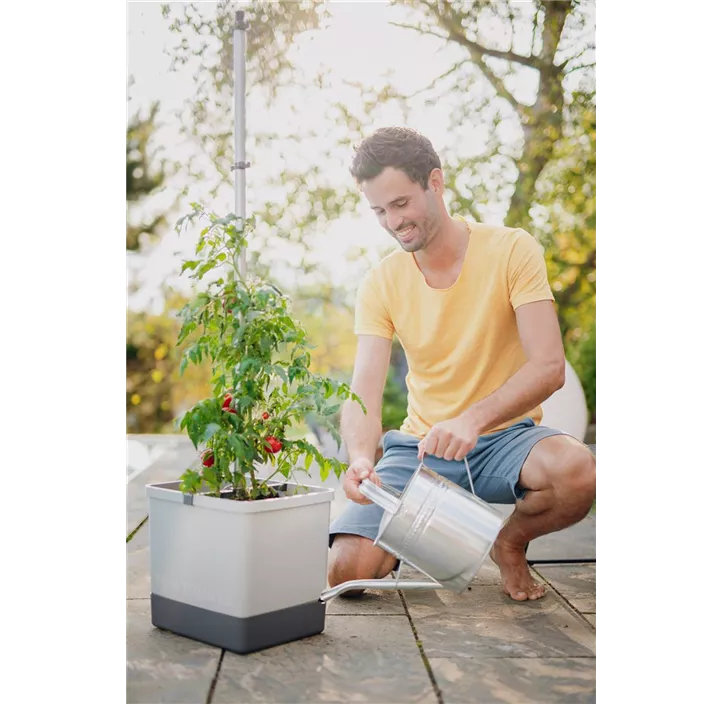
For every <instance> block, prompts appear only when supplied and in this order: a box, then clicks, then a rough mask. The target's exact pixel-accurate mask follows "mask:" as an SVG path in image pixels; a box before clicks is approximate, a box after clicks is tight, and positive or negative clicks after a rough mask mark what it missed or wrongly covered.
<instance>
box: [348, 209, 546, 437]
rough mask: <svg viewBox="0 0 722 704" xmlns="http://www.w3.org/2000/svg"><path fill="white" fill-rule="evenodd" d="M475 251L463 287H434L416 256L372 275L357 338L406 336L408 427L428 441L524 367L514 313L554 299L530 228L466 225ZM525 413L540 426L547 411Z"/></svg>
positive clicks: (394, 257)
mask: <svg viewBox="0 0 722 704" xmlns="http://www.w3.org/2000/svg"><path fill="white" fill-rule="evenodd" d="M467 225H468V226H469V230H470V237H469V245H468V248H467V250H466V255H465V258H464V263H463V266H462V269H461V273H460V274H459V276H458V278H457V280H456V282H455V283H454V284H453V285H452V286H451V287H450V288H447V289H433V288H431V287H430V286H429V285H428V284H427V283H426V279H425V278H424V275H423V274H422V273H421V270H420V269H419V267H418V265H417V263H416V260H415V258H414V256H413V254H410V253H408V252H403V251H397V252H393V253H392V254H390V255H388V256H387V257H385V258H384V259H383V260H382V261H381V262H379V264H377V265H376V266H375V267H373V268H372V269H371V270H370V271H368V272H367V273H366V275H365V276H364V278H363V280H362V282H361V284H360V286H359V290H358V293H357V298H356V320H355V332H356V334H357V335H377V336H379V337H384V338H386V339H389V340H391V339H393V336H394V333H395V334H396V335H397V336H398V338H399V342H400V343H401V345H402V347H403V348H404V351H405V352H406V359H407V361H408V365H409V373H408V374H407V376H406V386H407V388H408V407H407V415H406V419H405V420H404V423H403V425H402V426H401V431H402V432H404V433H409V434H411V435H414V436H416V437H418V438H422V437H424V435H426V433H428V431H429V430H430V429H431V427H432V426H433V425H434V424H435V423H439V422H441V421H444V420H448V419H450V418H453V417H455V416H458V415H459V414H460V413H462V412H463V411H465V410H466V409H467V408H469V406H471V405H473V404H474V403H476V402H478V401H481V400H482V399H483V398H486V397H487V396H489V395H490V394H492V393H493V392H494V391H496V390H497V389H498V388H499V387H500V386H502V385H503V384H504V383H505V382H506V381H507V380H508V379H509V378H510V377H511V376H513V375H514V374H515V373H516V372H517V371H518V370H519V369H520V367H521V366H522V365H523V364H524V363H525V362H526V355H525V354H524V350H523V348H522V346H521V341H520V340H519V333H518V331H517V326H516V317H515V314H514V311H515V309H516V308H517V307H518V306H520V305H523V304H525V303H532V302H534V301H542V300H552V301H553V300H554V296H553V294H552V292H551V288H550V287H549V282H548V279H547V271H546V264H545V262H544V254H543V249H542V247H541V245H539V243H538V242H537V241H536V240H535V239H534V238H533V237H532V236H531V235H530V234H528V233H527V232H525V231H524V230H520V229H513V228H509V227H499V226H492V225H482V224H478V223H474V222H467ZM524 417H530V418H532V419H533V420H534V421H535V422H536V423H539V422H540V421H541V417H542V411H541V407H540V406H537V407H536V408H534V409H533V410H532V411H531V412H530V413H525V414H524V415H523V416H520V417H519V418H514V419H512V420H509V421H508V422H506V423H504V424H501V425H499V426H498V427H496V428H492V429H490V430H489V431H487V432H494V431H495V430H500V429H501V428H505V427H508V426H510V425H513V424H514V423H517V422H519V421H520V420H521V419H522V418H524Z"/></svg>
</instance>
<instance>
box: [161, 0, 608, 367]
mask: <svg viewBox="0 0 722 704" xmlns="http://www.w3.org/2000/svg"><path fill="white" fill-rule="evenodd" d="M392 5H393V7H392V10H393V11H395V12H396V13H397V15H399V13H404V21H400V22H394V24H396V25H397V26H399V27H401V28H403V29H405V30H406V31H410V32H415V33H420V34H423V35H426V36H429V37H432V38H434V39H435V40H438V42H439V48H440V49H445V50H449V51H450V52H451V53H452V54H453V57H454V59H453V61H451V62H450V64H449V65H444V66H443V70H442V69H440V73H439V75H438V76H436V78H435V79H434V80H433V81H432V82H431V83H430V84H429V85H428V86H427V87H426V88H424V89H422V90H420V91H416V92H415V93H413V94H404V93H403V92H401V91H400V90H399V88H398V86H395V85H392V84H389V85H386V86H373V87H369V86H360V85H359V86H356V88H357V90H358V94H359V98H360V100H359V101H358V103H359V104H360V106H361V107H360V108H354V107H352V106H350V105H348V104H343V103H341V102H338V101H336V102H334V103H332V104H330V105H329V108H328V112H329V114H330V115H332V123H334V124H338V125H341V126H342V127H343V129H341V130H340V131H337V132H336V133H335V135H332V136H326V142H325V143H326V144H328V143H329V142H330V141H332V139H335V144H334V145H330V146H328V148H327V150H326V151H325V152H324V153H319V154H314V158H313V159H312V160H309V163H313V164H314V166H313V167H310V168H306V169H303V168H301V169H295V168H288V169H286V170H285V172H284V173H283V174H281V175H279V177H278V178H277V181H278V183H277V184H275V185H276V186H277V190H276V196H275V198H274V200H273V201H269V202H268V203H266V205H265V207H264V208H262V209H261V210H260V212H258V213H256V215H257V217H258V218H259V220H260V222H261V223H264V222H265V223H266V224H268V225H269V226H270V225H275V226H278V225H279V224H281V225H282V227H278V228H277V229H278V230H280V231H283V232H286V233H287V234H286V235H285V236H286V237H287V238H288V239H289V241H292V242H295V243H298V244H300V245H306V244H307V243H306V241H305V240H304V238H303V236H302V235H303V234H304V233H305V232H307V231H308V229H309V228H311V227H312V226H314V225H316V226H317V225H318V223H319V222H323V221H324V220H331V219H334V218H337V217H339V216H340V215H341V214H343V213H346V212H351V211H353V210H354V209H355V208H356V206H357V204H358V194H357V192H356V190H355V189H354V188H353V187H352V184H342V185H340V186H339V184H338V183H333V182H331V183H329V182H328V181H327V180H326V181H325V180H324V159H328V160H329V161H330V160H334V159H338V155H339V154H346V155H347V154H348V151H349V147H350V145H351V144H352V143H354V142H356V141H358V140H359V139H361V138H362V137H363V136H365V135H366V134H367V133H368V126H369V125H370V124H371V123H372V122H373V115H374V112H375V111H376V110H377V109H378V107H379V105H381V104H394V105H396V106H397V107H398V108H399V110H400V114H402V115H405V116H409V115H410V114H412V113H413V111H414V110H424V109H429V108H433V107H434V106H436V105H438V104H439V103H440V102H445V103H448V104H449V105H450V106H452V111H451V118H450V124H449V129H448V132H449V134H450V135H452V136H453V138H454V143H453V144H452V145H451V146H449V147H448V148H447V149H446V150H445V151H444V153H443V154H442V155H441V156H442V161H443V162H444V166H445V169H444V170H445V176H446V183H447V190H448V193H449V207H450V210H451V212H452V213H454V214H456V213H461V212H466V213H468V214H470V215H471V216H472V217H475V218H476V219H479V220H485V219H488V216H489V214H490V213H494V212H499V211H500V212H502V213H505V217H504V221H505V223H506V224H508V225H510V226H514V227H523V228H525V229H527V230H528V231H530V232H531V233H532V234H533V235H534V236H535V237H537V238H538V239H539V240H540V241H542V242H543V243H544V244H545V247H546V252H547V255H546V256H547V263H548V266H549V273H550V279H551V282H552V287H553V289H554V293H555V296H556V299H557V305H558V311H559V317H560V322H561V325H562V331H563V333H564V341H565V345H566V349H567V354H568V356H574V349H575V345H577V344H579V342H580V340H581V339H582V337H583V335H584V334H585V330H588V328H589V325H590V324H591V322H593V320H594V311H595V267H596V241H595V236H596V230H595V202H594V199H595V183H594V170H595V146H596V142H595V129H596V118H595V90H594V73H593V69H594V16H593V11H594V5H593V3H588V2H584V3H583V2H580V1H579V0H573V1H571V2H564V1H561V0H557V1H551V0H535V1H534V2H531V3H523V4H522V3H513V2H508V1H503V0H498V1H497V0H495V1H493V2H492V1H490V0H450V1H446V2H438V1H435V0H396V1H395V2H393V3H392ZM189 7H190V8H191V9H187V8H186V9H184V11H183V17H177V18H176V19H175V20H174V21H173V24H172V25H171V28H172V30H173V31H175V32H178V33H179V34H181V35H182V39H181V41H180V43H179V45H178V47H177V48H176V52H175V57H176V60H177V61H178V62H179V63H181V64H182V63H185V62H187V61H189V60H190V59H191V58H192V56H193V54H194V53H196V54H197V56H198V57H199V58H200V62H199V64H198V66H199V68H198V74H197V77H198V86H199V88H198V94H197V95H196V96H194V100H193V103H192V109H190V110H188V111H187V112H186V115H185V123H184V124H185V125H186V129H189V130H190V132H189V134H193V135H195V138H196V139H198V140H200V144H202V145H203V146H204V147H205V148H206V150H208V147H209V146H210V145H216V146H215V147H214V148H213V149H212V150H210V152H211V156H212V161H213V163H214V165H215V168H216V170H217V172H218V173H219V175H220V176H221V178H222V180H225V181H226V182H227V183H229V184H230V171H229V167H230V164H231V163H232V161H233V157H232V153H231V150H230V147H231V143H232V142H231V140H232V122H231V121H230V120H229V119H228V116H229V115H230V114H232V112H231V110H230V105H231V97H232V80H231V75H232V74H231V67H232V63H231V56H232V33H231V27H232V25H233V12H234V7H233V6H232V5H231V4H230V3H228V2H222V3H219V4H218V6H217V9H216V15H215V18H214V19H208V18H207V17H205V16H204V15H203V13H200V12H199V11H197V10H196V9H195V8H194V7H193V6H189ZM324 8H325V4H324V3H310V2H301V3H267V2H260V3H255V4H253V5H250V6H249V7H248V8H247V12H248V19H249V20H250V23H251V30H250V31H249V35H248V55H249V61H248V67H249V84H250V85H260V86H263V90H264V92H265V94H266V97H267V100H268V101H269V102H271V101H273V100H277V99H279V97H280V96H281V95H282V94H283V90H282V89H283V88H285V87H288V86H289V85H290V84H291V82H294V83H297V84H298V83H303V84H304V85H307V86H308V88H309V90H311V89H312V88H318V89H320V90H322V89H323V84H324V76H323V75H320V76H315V77H304V76H299V75H298V74H297V73H295V72H294V69H293V65H292V62H291V59H290V53H289V47H290V46H291V44H292V42H293V40H294V39H295V38H296V37H298V36H300V35H301V34H302V33H304V32H306V31H308V30H310V29H316V28H318V27H320V26H321V24H322V20H323V17H324V16H325V14H324V13H325V9H324ZM164 12H165V13H166V14H167V16H170V12H171V11H170V10H168V9H164ZM204 17H205V18H204ZM523 79H526V80H527V81H529V80H531V79H533V81H534V85H535V88H534V90H532V91H526V92H525V90H524V89H523V85H522V84H523V82H524V81H523ZM315 84H318V85H315ZM312 95H316V94H312V93H309V98H308V100H309V102H311V101H312V100H313V98H312V97H311V96H312ZM470 125H471V126H473V127H474V130H473V134H474V135H475V137H476V140H475V142H474V143H473V146H472V148H468V146H464V147H462V146H461V144H462V140H464V139H466V141H467V143H468V140H469V132H470V130H468V129H467V130H465V129H464V128H465V127H468V126H470ZM510 135H516V136H512V137H510ZM313 136H314V135H311V134H308V135H293V134H291V135H283V136H282V137H283V138H284V139H287V140H290V141H289V144H290V143H292V144H294V147H295V146H296V145H301V144H302V142H303V143H306V142H308V141H309V140H310V139H311V138H312V137H313ZM249 137H250V138H251V140H255V141H251V143H250V144H249V149H250V150H255V153H256V154H259V153H260V150H262V149H263V148H267V147H268V146H269V145H270V144H277V143H278V138H279V137H281V136H280V135H272V134H258V135H255V136H253V135H249ZM274 140H275V141H274ZM299 148H300V146H299ZM259 235H261V236H263V230H262V228H259Z"/></svg>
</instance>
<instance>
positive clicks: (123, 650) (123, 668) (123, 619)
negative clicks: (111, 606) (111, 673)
mask: <svg viewBox="0 0 722 704" xmlns="http://www.w3.org/2000/svg"><path fill="white" fill-rule="evenodd" d="M127 563H128V559H127V551H126V546H125V545H121V546H120V702H121V704H123V702H125V701H126V697H125V685H126V681H127V673H128V667H127V660H128V648H127V644H126V636H127V632H128V625H127V621H128V615H127V611H128V607H127V601H126V596H127V590H126V580H127V571H128V570H127V567H128V564H127Z"/></svg>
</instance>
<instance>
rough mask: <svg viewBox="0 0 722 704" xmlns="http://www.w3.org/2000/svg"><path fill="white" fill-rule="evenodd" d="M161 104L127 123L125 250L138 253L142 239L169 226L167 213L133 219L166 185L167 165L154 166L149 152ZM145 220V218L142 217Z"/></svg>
mask: <svg viewBox="0 0 722 704" xmlns="http://www.w3.org/2000/svg"><path fill="white" fill-rule="evenodd" d="M159 108H160V104H159V103H158V102H154V103H153V104H152V105H151V106H150V110H149V112H148V114H147V115H146V116H145V117H142V116H141V112H140V111H138V112H136V113H135V114H134V115H133V116H132V117H131V118H130V119H129V121H128V125H127V127H126V142H125V145H126V146H125V199H126V225H125V233H126V234H125V248H126V250H128V251H134V252H136V251H138V250H139V249H140V246H141V235H143V234H145V235H147V236H148V237H150V238H154V237H157V236H158V233H159V231H160V230H161V228H163V227H164V226H165V225H166V224H167V221H166V215H165V213H160V214H156V215H154V216H153V217H151V218H150V219H149V220H144V219H140V220H139V219H138V218H137V217H136V218H133V217H132V210H133V209H134V206H138V205H139V204H140V203H141V202H143V201H146V200H147V199H148V198H149V197H150V196H151V195H153V194H154V193H156V192H157V191H158V190H159V189H160V188H161V187H162V186H163V184H164V183H165V180H166V176H167V174H166V171H165V162H161V163H160V164H156V163H154V159H153V156H154V155H153V154H152V153H151V151H150V143H151V140H152V137H153V134H154V133H155V131H156V129H157V124H156V118H157V116H158V110H159ZM141 218H142V216H141Z"/></svg>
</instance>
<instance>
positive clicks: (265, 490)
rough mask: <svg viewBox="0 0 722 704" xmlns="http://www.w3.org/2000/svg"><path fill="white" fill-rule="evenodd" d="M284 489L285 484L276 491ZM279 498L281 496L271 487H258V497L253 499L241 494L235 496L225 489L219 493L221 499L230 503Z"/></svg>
mask: <svg viewBox="0 0 722 704" xmlns="http://www.w3.org/2000/svg"><path fill="white" fill-rule="evenodd" d="M285 488H286V486H285V484H284V485H283V486H279V487H278V489H281V490H283V489H285ZM280 496H282V494H281V493H280V492H279V491H278V490H277V489H276V488H275V487H272V486H268V487H260V490H259V495H258V496H255V497H253V498H251V497H250V496H248V495H246V494H243V493H241V492H239V493H238V494H236V493H234V492H233V491H232V490H231V489H227V490H225V491H222V492H221V498H222V499H231V501H261V500H263V499H277V498H279V497H280Z"/></svg>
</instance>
